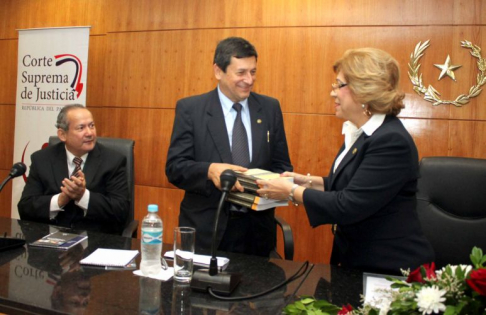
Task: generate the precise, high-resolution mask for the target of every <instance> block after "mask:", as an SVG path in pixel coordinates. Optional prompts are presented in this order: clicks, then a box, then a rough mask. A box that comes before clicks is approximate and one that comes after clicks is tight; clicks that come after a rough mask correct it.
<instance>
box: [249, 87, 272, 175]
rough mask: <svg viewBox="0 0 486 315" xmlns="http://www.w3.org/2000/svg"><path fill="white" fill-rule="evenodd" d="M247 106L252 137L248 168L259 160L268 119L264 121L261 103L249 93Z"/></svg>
mask: <svg viewBox="0 0 486 315" xmlns="http://www.w3.org/2000/svg"><path fill="white" fill-rule="evenodd" d="M248 107H249V109H250V123H251V135H252V136H251V138H252V140H251V141H252V157H251V163H250V168H256V167H257V165H258V164H260V163H259V161H260V153H261V152H264V150H262V149H261V146H262V145H263V144H264V141H266V132H267V131H268V130H267V128H265V126H268V121H265V119H266V117H264V112H263V110H262V109H263V108H262V105H261V104H260V103H259V102H258V101H257V100H256V99H255V97H253V94H250V97H249V98H248Z"/></svg>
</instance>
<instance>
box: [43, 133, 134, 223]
mask: <svg viewBox="0 0 486 315" xmlns="http://www.w3.org/2000/svg"><path fill="white" fill-rule="evenodd" d="M96 141H97V142H98V143H101V144H102V145H104V146H105V147H107V148H110V149H112V150H115V151H117V152H119V153H121V154H122V155H124V156H126V158H127V182H128V191H129V193H130V196H129V197H130V211H129V214H128V218H127V224H129V223H130V222H132V221H133V219H134V216H135V202H134V196H135V178H134V157H133V149H134V146H135V141H134V140H131V139H121V138H108V137H97V138H96ZM59 142H61V140H59V138H58V137H57V136H51V137H49V145H50V146H51V145H55V144H57V143H59Z"/></svg>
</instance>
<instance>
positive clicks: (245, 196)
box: [229, 191, 287, 205]
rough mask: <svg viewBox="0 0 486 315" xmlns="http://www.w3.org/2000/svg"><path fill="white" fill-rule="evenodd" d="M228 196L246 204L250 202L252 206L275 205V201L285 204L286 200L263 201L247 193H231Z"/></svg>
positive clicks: (269, 199)
mask: <svg viewBox="0 0 486 315" xmlns="http://www.w3.org/2000/svg"><path fill="white" fill-rule="evenodd" d="M229 195H230V196H232V198H233V199H234V198H237V199H241V200H243V201H247V202H250V203H252V204H255V205H265V204H269V203H275V202H277V201H284V202H287V200H277V199H271V198H268V199H265V198H262V197H260V196H258V195H254V194H249V193H245V192H239V191H232V192H230V193H229Z"/></svg>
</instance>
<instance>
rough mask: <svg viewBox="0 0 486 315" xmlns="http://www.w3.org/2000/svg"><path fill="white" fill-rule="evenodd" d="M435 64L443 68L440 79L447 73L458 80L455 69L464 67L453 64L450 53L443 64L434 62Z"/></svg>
mask: <svg viewBox="0 0 486 315" xmlns="http://www.w3.org/2000/svg"><path fill="white" fill-rule="evenodd" d="M434 66H436V67H437V68H439V69H441V70H442V71H441V73H440V75H439V79H438V80H440V79H442V78H443V77H444V76H446V75H447V76H449V77H450V78H451V79H452V80H454V81H456V76H455V75H454V72H453V71H454V70H456V69H458V68H460V67H462V66H460V65H459V66H455V65H451V57H450V56H449V55H447V58H446V61H445V63H444V64H443V65H441V64H434Z"/></svg>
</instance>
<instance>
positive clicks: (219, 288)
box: [191, 170, 241, 295]
mask: <svg viewBox="0 0 486 315" xmlns="http://www.w3.org/2000/svg"><path fill="white" fill-rule="evenodd" d="M228 171H229V170H226V171H224V172H223V173H222V174H221V177H223V176H224V175H227V176H228V177H231V176H233V178H234V180H233V179H230V180H233V183H231V184H230V185H224V186H226V187H223V180H222V181H221V186H222V188H223V189H222V191H223V193H222V194H221V199H220V200H219V204H218V208H217V210H216V218H215V220H214V229H213V240H212V244H211V261H210V264H209V269H199V270H196V271H195V272H194V274H193V276H192V280H191V288H193V289H194V290H198V291H204V292H206V291H208V290H209V289H211V291H213V292H215V293H217V294H221V295H230V294H231V292H233V290H234V289H235V288H236V286H237V285H238V284H239V283H240V280H241V273H229V272H223V271H221V272H219V273H218V260H217V258H216V234H217V231H218V222H219V214H220V213H221V209H222V208H223V206H224V203H225V202H226V196H227V194H228V192H229V190H230V189H231V187H233V185H234V183H235V181H236V175H235V174H234V172H233V171H230V172H228ZM227 172H228V173H227ZM225 173H226V174H225ZM228 186H229V187H228Z"/></svg>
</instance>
